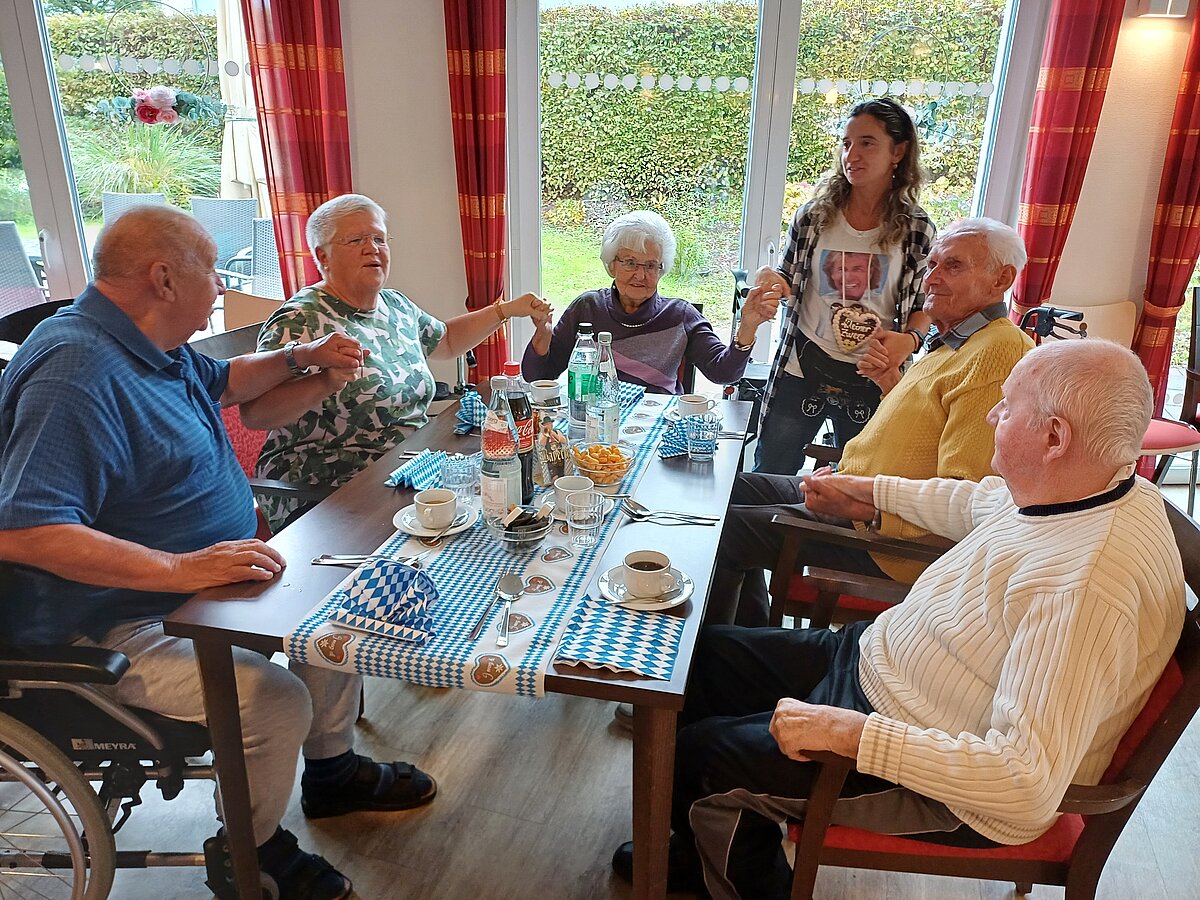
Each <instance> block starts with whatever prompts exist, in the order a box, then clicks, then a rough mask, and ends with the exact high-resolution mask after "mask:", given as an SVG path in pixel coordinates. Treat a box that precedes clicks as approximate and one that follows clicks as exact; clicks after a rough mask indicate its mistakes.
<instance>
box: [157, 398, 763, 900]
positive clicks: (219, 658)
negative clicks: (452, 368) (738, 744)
mask: <svg viewBox="0 0 1200 900" xmlns="http://www.w3.org/2000/svg"><path fill="white" fill-rule="evenodd" d="M455 408H456V407H450V408H449V409H447V410H445V411H443V412H442V413H441V414H440V415H438V416H436V417H434V418H433V419H432V420H431V421H430V422H429V424H427V425H425V426H424V427H422V428H420V429H418V430H417V431H416V432H414V433H413V434H412V435H410V436H409V437H408V438H407V439H406V440H405V441H404V442H403V443H402V444H399V445H398V446H396V447H395V448H393V449H392V450H391V451H389V452H388V453H386V454H385V455H384V456H383V457H381V458H380V459H378V460H376V461H375V462H374V463H372V464H371V465H370V466H368V467H367V468H366V469H364V470H363V471H362V472H360V473H359V474H358V475H356V476H355V477H354V478H353V479H351V480H350V481H349V482H347V483H346V484H345V485H343V486H342V487H341V488H339V489H338V490H337V491H335V492H334V493H333V494H332V495H331V496H330V497H329V498H328V499H326V500H324V501H322V502H321V503H320V504H319V505H317V506H316V507H315V508H314V509H312V510H311V511H309V512H308V513H306V514H305V515H303V516H301V517H300V518H299V519H298V520H297V521H296V522H295V523H293V524H292V525H289V526H288V527H287V528H285V529H283V530H282V531H281V532H280V533H279V534H278V535H276V536H275V537H274V538H272V539H271V542H270V543H271V546H272V547H274V548H275V549H276V550H278V551H279V552H280V553H281V554H282V555H283V557H284V559H286V560H287V561H288V566H287V567H286V568H285V569H284V570H283V571H282V572H281V573H280V574H279V575H278V576H276V577H275V578H274V579H272V580H271V581H268V582H242V583H239V584H233V585H227V586H223V587H219V588H211V589H209V590H206V591H202V592H201V593H199V594H196V595H195V596H194V597H192V598H191V599H190V600H188V601H187V602H186V603H185V604H184V605H183V606H181V607H180V608H179V609H178V610H176V611H175V612H174V613H172V615H171V616H170V617H168V618H167V620H166V622H165V624H164V627H165V630H166V632H167V634H171V635H175V636H178V637H186V638H191V639H192V641H193V643H194V645H195V649H196V656H197V659H198V662H199V666H200V675H201V679H202V681H203V685H204V701H205V712H206V715H207V717H208V726H209V732H210V734H211V737H212V745H213V753H214V762H215V767H216V770H217V777H218V781H219V783H220V791H221V801H222V811H223V819H224V824H225V832H226V835H227V837H228V840H229V845H230V855H231V857H232V862H233V867H234V876H235V880H236V884H237V886H238V891H239V895H240V896H241V897H243V898H254V900H258V897H259V890H260V888H259V875H258V861H257V856H256V853H255V845H254V839H253V833H252V829H251V819H250V796H249V790H248V785H247V779H246V764H245V757H244V752H243V747H242V740H241V720H240V716H239V713H238V696H237V685H236V683H235V680H234V668H233V655H232V647H234V646H241V647H248V648H251V649H255V650H259V651H262V652H264V653H274V652H277V651H281V650H283V647H284V639H285V637H286V636H287V635H289V634H290V633H291V632H292V631H293V630H294V629H295V628H296V626H297V625H298V624H299V623H300V622H301V621H302V620H303V619H304V618H305V616H306V615H307V614H308V613H309V612H310V611H311V610H312V609H313V608H314V607H315V606H316V605H317V604H318V603H319V602H321V601H322V600H323V599H324V598H325V597H327V596H328V595H329V594H330V592H331V591H333V589H334V588H335V587H337V585H338V584H339V582H341V581H342V580H343V579H344V578H345V576H346V574H347V573H346V571H345V570H344V569H337V568H331V567H327V566H313V565H311V564H310V563H309V560H310V559H311V558H313V557H315V556H318V555H320V554H322V553H369V552H371V551H373V550H374V549H375V548H377V547H378V546H379V545H380V544H382V543H383V542H384V541H385V540H387V539H388V538H389V537H390V536H391V535H392V534H393V533H394V531H395V528H394V526H393V524H392V518H393V516H394V515H395V513H396V512H397V510H399V509H401V508H402V507H404V506H407V505H408V504H409V503H410V502H411V498H412V493H413V492H412V491H411V490H397V489H393V488H389V487H386V486H385V485H384V481H385V479H386V478H387V476H388V475H389V474H390V473H391V472H392V471H394V470H395V469H396V468H397V467H398V466H399V465H400V463H401V462H402V461H403V458H402V454H404V453H405V451H413V450H420V449H423V448H427V447H428V448H432V449H441V450H447V451H452V452H462V453H473V452H476V451H478V449H479V435H478V433H477V432H476V433H470V434H465V435H458V434H455V433H454V426H455V424H456V417H455V415H454V411H455ZM717 411H718V412H720V413H721V414H722V416H723V418H724V428H726V429H730V430H733V431H744V430H745V428H746V424H747V421H748V419H749V415H750V404H749V403H746V402H740V401H723V402H722V403H720V404H719V406H718V408H717ZM742 449H743V447H742V444H741V442H739V441H737V440H721V441H718V444H717V453H716V456H715V458H714V459H712V460H711V461H707V462H694V461H690V460H689V459H688V457H687V456H682V457H675V458H672V459H666V460H663V459H659V458H658V456H657V454H653V455H652V458H651V459H650V461H649V463H648V465H647V467H646V469H645V471H644V472H643V474H642V476H641V478H640V479H639V481H638V482H637V485H636V488H635V493H636V495H637V499H638V500H639V501H641V502H642V503H644V504H645V505H646V506H649V507H651V508H659V509H661V508H667V509H673V510H683V511H687V512H697V513H710V514H717V515H721V516H723V515H724V513H725V510H726V507H727V505H728V501H729V495H730V490H731V488H732V486H733V479H734V476H735V475H736V474H737V471H738V470H739V468H740V466H741V461H742ZM722 524H723V523H722ZM720 532H721V526H720V525H718V526H717V527H704V526H666V525H657V524H653V523H651V522H633V521H626V522H624V523H623V524H622V525H621V527H620V528H618V529H616V531H615V533H614V535H613V537H612V539H611V542H610V544H609V546H608V547H607V548H606V550H605V553H604V558H603V560H602V562H601V565H600V566H599V567H598V568H597V575H598V574H599V573H600V572H603V571H605V570H606V569H607V568H609V567H611V566H613V565H616V564H618V563H619V562H620V561H621V560H622V559H623V558H624V557H625V555H626V554H627V553H629V552H630V551H632V550H637V549H645V548H647V547H653V548H658V549H663V550H666V551H667V552H668V554H669V555H670V557H671V562H672V565H673V566H675V567H676V568H678V569H680V570H682V571H684V572H686V573H687V574H688V575H690V576H691V577H692V579H693V580H694V582H695V591H694V593H693V596H692V599H691V600H689V601H688V602H687V603H685V604H683V605H682V606H680V607H678V608H677V609H676V610H672V611H671V612H670V613H664V615H666V614H675V615H681V616H684V617H685V625H684V630H683V636H682V640H681V641H680V645H679V652H678V655H677V657H676V660H675V665H674V668H673V670H672V673H671V678H670V680H655V679H650V678H643V677H639V676H635V675H630V674H620V673H615V672H611V671H607V670H597V669H591V668H587V667H585V666H576V665H566V664H563V663H553V664H551V665H550V667H549V670H548V671H547V672H546V677H545V689H546V691H547V692H553V693H560V694H573V695H577V696H582V697H592V698H595V699H598V700H614V701H623V702H627V703H631V704H633V710H634V715H633V841H634V889H633V896H634V897H635V898H639V900H643V898H651V897H663V896H665V895H666V890H667V846H668V841H669V837H670V810H671V791H672V777H673V770H674V755H675V729H676V718H677V715H678V713H679V711H680V710H681V709H682V708H683V697H684V690H685V688H686V686H687V681H688V676H689V674H690V672H691V664H692V651H693V649H694V647H695V644H696V638H697V635H698V633H699V629H700V622H701V619H702V618H703V615H704V609H705V605H706V601H707V597H708V589H709V584H710V581H711V578H712V573H713V567H714V563H715V560H716V550H717V542H718V540H719V538H720ZM452 549H453V543H450V544H448V545H447V547H446V550H452ZM443 552H445V551H443ZM593 582H594V578H593ZM530 702H536V701H530Z"/></svg>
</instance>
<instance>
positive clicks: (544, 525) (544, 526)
mask: <svg viewBox="0 0 1200 900" xmlns="http://www.w3.org/2000/svg"><path fill="white" fill-rule="evenodd" d="M553 527H554V522H553V521H552V520H551V517H550V516H547V517H546V519H545V521H543V522H541V523H540V524H533V525H523V526H521V527H519V528H516V529H509V530H505V528H504V526H503V525H501V524H500V523H499V522H488V523H487V529H488V531H490V532H491V534H492V537H494V538H495V539H496V542H497V543H498V544H499V545H500V546H501V547H503V548H504V549H505V550H507V551H508V552H509V553H526V552H528V551H529V550H536V549H537V548H538V547H540V546H541V544H542V541H544V540H545V539H546V535H548V534H549V533H550V529H551V528H553Z"/></svg>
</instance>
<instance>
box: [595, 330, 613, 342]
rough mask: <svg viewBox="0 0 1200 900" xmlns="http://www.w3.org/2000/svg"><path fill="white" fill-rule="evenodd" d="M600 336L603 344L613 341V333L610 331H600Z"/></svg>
mask: <svg viewBox="0 0 1200 900" xmlns="http://www.w3.org/2000/svg"><path fill="white" fill-rule="evenodd" d="M598 337H599V338H600V343H602V344H611V343H612V334H611V333H610V332H607V331H602V332H600V334H599V335H598Z"/></svg>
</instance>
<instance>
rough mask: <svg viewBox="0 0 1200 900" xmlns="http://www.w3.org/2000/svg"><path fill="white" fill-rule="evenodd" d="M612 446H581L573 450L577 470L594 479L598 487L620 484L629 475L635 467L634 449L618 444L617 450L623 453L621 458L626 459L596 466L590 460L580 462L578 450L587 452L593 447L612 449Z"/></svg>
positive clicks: (572, 457)
mask: <svg viewBox="0 0 1200 900" xmlns="http://www.w3.org/2000/svg"><path fill="white" fill-rule="evenodd" d="M611 446H612V445H611V444H579V445H577V446H576V447H572V448H571V462H572V463H574V465H575V470H576V471H577V472H578V473H579V474H580V475H586V476H587V477H588V478H590V479H592V483H593V484H595V485H597V486H611V485H614V484H617V483H618V482H620V480H621V479H622V478H624V477H625V476H626V475H628V474H629V470H630V469H631V468H632V467H633V448H632V447H629V446H627V445H626V444H617V445H616V446H617V449H618V450H620V451H621V456H622V457H624V462H622V463H601V464H595V463H593V462H592V461H591V460H590V459H585V460H584V461H583V462H580V459H579V454H578V453H576V452H575V451H576V449H578V450H580V451H582V452H587V451H588V450H590V449H591V448H593V447H611Z"/></svg>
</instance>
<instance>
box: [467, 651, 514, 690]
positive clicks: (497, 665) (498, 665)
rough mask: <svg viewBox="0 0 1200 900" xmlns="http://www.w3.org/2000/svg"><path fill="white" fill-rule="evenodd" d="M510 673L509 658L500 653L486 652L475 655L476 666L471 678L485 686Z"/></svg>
mask: <svg viewBox="0 0 1200 900" xmlns="http://www.w3.org/2000/svg"><path fill="white" fill-rule="evenodd" d="M507 674H508V660H507V659H505V658H504V657H503V656H501V655H500V654H499V653H484V654H483V655H482V656H477V657H475V668H473V669H472V670H471V680H472V681H474V682H475V683H476V684H478V685H482V686H483V687H491V686H492V685H493V684H496V683H497V682H498V681H500V679H502V678H503V677H504V676H505V675H507Z"/></svg>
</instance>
